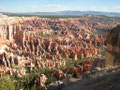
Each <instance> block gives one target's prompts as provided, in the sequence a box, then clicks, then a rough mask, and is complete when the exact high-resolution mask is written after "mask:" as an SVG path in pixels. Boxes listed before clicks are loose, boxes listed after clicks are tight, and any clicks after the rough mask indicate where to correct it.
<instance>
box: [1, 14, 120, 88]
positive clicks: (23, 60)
mask: <svg viewBox="0 0 120 90" xmlns="http://www.w3.org/2000/svg"><path fill="white" fill-rule="evenodd" d="M118 24H120V18H119V17H107V16H96V15H83V16H80V17H77V18H41V17H35V16H34V17H33V16H32V17H9V16H7V15H3V14H0V78H1V79H2V78H7V79H10V80H12V84H13V87H14V88H15V89H16V90H20V89H22V90H45V89H48V90H59V89H60V90H61V89H63V90H73V89H75V90H88V88H89V90H108V89H109V90H115V89H116V90H117V89H118V88H119V87H114V84H113V86H112V85H110V84H111V83H107V82H108V81H110V82H113V81H114V80H116V79H119V78H117V76H119V68H114V67H112V68H111V67H108V66H109V61H108V62H107V63H106V57H105V56H106V54H105V52H106V49H107V50H109V49H110V48H111V47H113V48H114V49H112V50H113V51H114V50H115V51H114V52H117V53H118V52H119V50H118V48H116V47H114V46H111V45H109V47H108V43H107V41H106V40H107V37H108V36H109V34H107V32H110V31H111V29H113V28H115V27H116V26H117V25H118ZM110 35H111V34H110ZM117 36H119V35H117ZM113 37H114V35H113ZM118 38H119V37H118ZM111 40H112V39H110V42H111ZM108 41H109V40H108ZM112 41H114V40H112ZM118 44H119V43H117V45H118ZM107 55H108V54H107ZM109 56H110V55H108V57H109ZM107 59H109V58H107ZM112 59H113V57H112ZM118 61H119V60H118ZM110 62H111V63H112V64H113V62H112V61H110ZM114 64H115V63H114ZM112 66H113V65H112ZM113 72H116V73H117V72H118V73H117V74H116V73H113ZM113 75H116V77H115V78H114V77H112V76H113ZM108 76H109V77H108ZM111 77H112V78H111ZM109 79H110V80H109ZM111 79H112V80H113V81H112V80H111ZM69 80H70V81H69ZM70 83H72V84H70ZM104 83H105V84H106V85H108V86H106V87H105V88H104V87H103V86H104ZM69 84H70V85H69ZM0 88H1V87H0ZM80 88H81V89H80ZM9 90H11V89H9Z"/></svg>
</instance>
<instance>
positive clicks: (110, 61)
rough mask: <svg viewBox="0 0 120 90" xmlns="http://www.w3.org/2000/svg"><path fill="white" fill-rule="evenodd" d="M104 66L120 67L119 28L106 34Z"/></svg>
mask: <svg viewBox="0 0 120 90" xmlns="http://www.w3.org/2000/svg"><path fill="white" fill-rule="evenodd" d="M106 64H107V65H110V66H119V65H120V26H117V27H115V28H113V29H112V30H111V31H109V32H108V33H107V50H106Z"/></svg>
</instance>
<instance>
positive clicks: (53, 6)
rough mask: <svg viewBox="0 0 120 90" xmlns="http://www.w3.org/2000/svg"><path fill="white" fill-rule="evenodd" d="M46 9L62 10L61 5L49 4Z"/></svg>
mask: <svg viewBox="0 0 120 90" xmlns="http://www.w3.org/2000/svg"><path fill="white" fill-rule="evenodd" d="M46 7H50V8H62V5H56V4H49V5H47V6H46Z"/></svg>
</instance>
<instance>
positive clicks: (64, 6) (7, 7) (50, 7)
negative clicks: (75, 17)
mask: <svg viewBox="0 0 120 90" xmlns="http://www.w3.org/2000/svg"><path fill="white" fill-rule="evenodd" d="M67 10H72V11H73V10H74V11H105V12H119V13H120V0H0V12H54V11H67Z"/></svg>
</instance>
